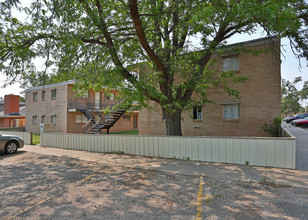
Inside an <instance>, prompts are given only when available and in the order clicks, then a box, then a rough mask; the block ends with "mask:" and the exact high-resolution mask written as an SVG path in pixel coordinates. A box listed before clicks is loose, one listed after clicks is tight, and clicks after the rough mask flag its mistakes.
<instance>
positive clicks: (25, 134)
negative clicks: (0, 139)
mask: <svg viewBox="0 0 308 220" xmlns="http://www.w3.org/2000/svg"><path fill="white" fill-rule="evenodd" d="M0 134H9V135H15V136H18V137H20V138H21V139H23V140H24V142H25V144H32V133H31V132H22V131H0Z"/></svg>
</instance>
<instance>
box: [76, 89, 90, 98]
mask: <svg viewBox="0 0 308 220" xmlns="http://www.w3.org/2000/svg"><path fill="white" fill-rule="evenodd" d="M76 94H77V95H76V97H78V98H89V91H84V90H82V89H77V91H76Z"/></svg>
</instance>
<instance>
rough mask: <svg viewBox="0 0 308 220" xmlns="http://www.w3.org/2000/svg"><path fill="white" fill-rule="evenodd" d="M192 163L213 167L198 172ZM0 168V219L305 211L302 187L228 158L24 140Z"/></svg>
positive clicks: (0, 160)
mask: <svg viewBox="0 0 308 220" xmlns="http://www.w3.org/2000/svg"><path fill="white" fill-rule="evenodd" d="M39 152H40V153H39ZM168 163H169V165H168ZM206 166H208V167H209V168H205V167H206ZM197 167H199V168H200V167H201V168H202V169H201V170H203V172H205V173H206V171H210V170H211V169H212V171H211V172H208V174H209V175H204V174H201V176H200V172H199V171H201V170H198V169H197ZM215 167H216V168H215ZM223 167H224V168H223ZM193 169H195V170H194V172H192V171H193ZM0 170H1V173H0V183H1V184H0V195H1V200H0V207H1V209H0V219H31V220H32V219H196V218H197V217H200V218H204V219H226V218H227V219H292V218H294V219H305V216H308V207H307V204H308V197H307V195H308V189H307V187H306V188H305V187H302V185H301V184H299V186H291V185H287V184H279V183H276V182H271V181H269V180H270V175H268V176H266V175H265V176H263V179H262V181H261V183H258V182H255V181H251V180H247V179H246V180H244V179H240V178H238V179H236V178H235V175H236V174H237V175H238V176H241V172H239V169H238V170H236V169H235V168H234V167H233V166H232V165H224V164H220V165H219V164H216V165H214V164H212V165H210V164H209V163H197V162H193V161H179V160H166V159H158V158H145V157H135V156H127V155H112V154H97V153H87V152H80V151H67V150H61V149H53V148H41V147H38V146H26V147H25V148H24V149H21V150H20V151H18V152H17V154H15V155H0ZM189 170H190V172H188V171H189ZM214 171H216V175H213V174H214ZM286 171H287V170H285V171H283V169H278V170H276V171H275V172H276V174H278V173H280V175H283V174H284V172H286ZM250 172H251V170H250ZM255 172H258V171H257V170H255ZM230 173H235V175H233V176H232V175H230ZM243 173H244V172H243ZM297 174H298V173H297ZM293 175H294V176H296V175H295V173H293ZM223 176H224V177H223ZM229 177H232V178H230V179H229ZM291 178H292V177H290V178H288V179H291Z"/></svg>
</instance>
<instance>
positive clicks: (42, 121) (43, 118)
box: [41, 115, 46, 123]
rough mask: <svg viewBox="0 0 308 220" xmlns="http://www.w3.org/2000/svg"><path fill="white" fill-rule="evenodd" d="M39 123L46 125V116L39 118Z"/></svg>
mask: <svg viewBox="0 0 308 220" xmlns="http://www.w3.org/2000/svg"><path fill="white" fill-rule="evenodd" d="M41 123H46V116H45V115H42V116H41Z"/></svg>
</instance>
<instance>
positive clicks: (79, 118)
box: [75, 115, 89, 124]
mask: <svg viewBox="0 0 308 220" xmlns="http://www.w3.org/2000/svg"><path fill="white" fill-rule="evenodd" d="M88 121H89V119H87V117H86V116H84V115H75V123H76V124H79V123H83V124H84V123H87V122H88Z"/></svg>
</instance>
